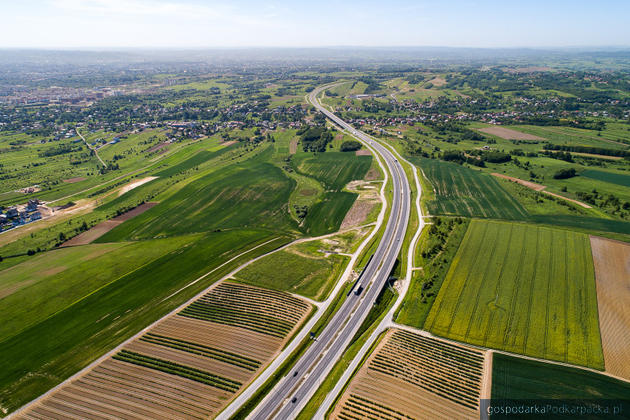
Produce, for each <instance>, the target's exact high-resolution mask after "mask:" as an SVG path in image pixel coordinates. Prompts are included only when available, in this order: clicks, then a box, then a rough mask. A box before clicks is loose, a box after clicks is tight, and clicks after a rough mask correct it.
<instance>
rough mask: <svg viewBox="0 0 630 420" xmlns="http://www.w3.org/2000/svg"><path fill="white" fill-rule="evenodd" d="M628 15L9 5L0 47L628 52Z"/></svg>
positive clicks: (59, 0)
mask: <svg viewBox="0 0 630 420" xmlns="http://www.w3.org/2000/svg"><path fill="white" fill-rule="evenodd" d="M629 15H630V3H629V2H626V1H622V0H604V1H601V2H598V3H593V2H587V1H582V0H580V1H567V0H560V1H554V2H548V1H547V2H545V1H542V0H531V1H527V2H525V1H518V2H509V4H505V2H498V1H490V0H479V1H476V2H468V1H464V0H454V1H451V2H449V3H448V4H436V3H435V2H428V1H411V0H394V1H391V2H388V4H387V5H385V4H383V3H381V2H377V1H372V0H370V1H363V2H359V1H356V0H353V1H348V2H343V3H341V2H332V1H329V0H325V1H322V2H319V3H317V4H316V5H312V4H310V3H308V4H304V3H293V2H288V1H284V0H282V1H267V2H255V1H252V0H237V1H233V2H222V1H203V0H183V1H175V0H155V1H147V0H34V1H30V2H28V3H17V2H14V3H10V4H5V5H3V16H4V17H5V19H4V22H3V25H2V27H0V36H1V38H0V39H2V41H0V48H5V49H7V48H9V49H72V50H76V49H82V50H90V49H122V48H139V49H220V48H228V49H229V48H330V47H337V48H339V47H350V48H362V47H372V48H379V47H389V48H401V47H434V48H481V49H495V48H501V49H503V48H533V49H549V48H551V49H562V48H606V47H608V48H610V47H613V48H614V47H622V48H623V47H628V46H629V45H630V26H629V25H627V16H629Z"/></svg>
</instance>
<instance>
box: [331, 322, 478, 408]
mask: <svg viewBox="0 0 630 420" xmlns="http://www.w3.org/2000/svg"><path fill="white" fill-rule="evenodd" d="M483 366H484V356H483V353H482V352H481V351H479V350H474V349H471V348H468V347H464V346H459V345H454V344H451V343H447V342H444V341H441V340H437V339H434V338H429V337H425V336H422V335H420V334H415V333H411V332H408V331H405V330H400V329H390V330H389V331H388V332H387V333H386V335H385V337H384V338H383V340H382V341H381V342H380V343H379V345H378V346H377V347H376V349H375V350H374V352H373V353H372V354H371V355H370V357H369V358H368V359H367V360H366V361H365V363H364V364H363V366H362V367H361V368H360V369H359V371H358V372H357V373H356V375H355V376H354V378H353V379H352V381H351V382H350V384H349V385H348V387H347V388H346V391H345V392H344V394H343V395H342V397H341V399H340V400H339V402H338V403H337V405H336V406H335V409H334V411H333V413H332V416H331V418H334V419H347V418H386V419H393V418H417V419H437V418H443V419H446V418H449V419H478V418H479V408H478V407H479V398H480V393H481V390H480V387H481V380H482V374H483Z"/></svg>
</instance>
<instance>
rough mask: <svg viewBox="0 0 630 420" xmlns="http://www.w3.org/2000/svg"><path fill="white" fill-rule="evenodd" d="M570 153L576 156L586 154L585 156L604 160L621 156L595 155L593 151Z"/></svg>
mask: <svg viewBox="0 0 630 420" xmlns="http://www.w3.org/2000/svg"><path fill="white" fill-rule="evenodd" d="M571 154H572V155H577V156H586V157H594V158H597V159H606V160H621V159H623V157H621V156H607V155H596V154H594V153H580V152H571Z"/></svg>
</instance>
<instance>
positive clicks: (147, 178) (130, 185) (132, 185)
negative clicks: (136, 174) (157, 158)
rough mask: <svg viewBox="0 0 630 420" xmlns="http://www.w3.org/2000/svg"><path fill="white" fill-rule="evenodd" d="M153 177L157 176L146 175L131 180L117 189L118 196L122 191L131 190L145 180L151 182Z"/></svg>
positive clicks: (144, 182)
mask: <svg viewBox="0 0 630 420" xmlns="http://www.w3.org/2000/svg"><path fill="white" fill-rule="evenodd" d="M154 179H157V176H147V177H146V178H142V179H138V180H137V181H133V182H131V183H129V184H127V185H125V186H124V187H122V188H121V189H120V190H119V191H118V196H121V195H123V194H124V193H126V192H128V191H131V190H133V189H134V188H138V187H139V186H140V185H143V184H146V183H147V182H151V181H153V180H154Z"/></svg>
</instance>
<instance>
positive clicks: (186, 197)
mask: <svg viewBox="0 0 630 420" xmlns="http://www.w3.org/2000/svg"><path fill="white" fill-rule="evenodd" d="M267 155H268V153H266V152H265V153H263V154H261V155H259V156H257V157H255V158H253V159H250V160H248V161H245V162H243V163H242V164H239V165H231V166H229V167H226V168H225V169H222V170H221V171H217V172H212V173H210V174H208V175H206V176H204V177H202V178H200V179H198V180H196V181H193V182H191V183H190V184H188V185H186V186H185V187H183V188H181V189H180V190H179V191H177V192H176V193H175V194H173V195H172V196H170V197H168V198H167V199H166V200H164V201H163V202H161V203H160V204H159V205H157V206H155V207H153V208H152V209H151V210H149V211H147V212H146V213H144V214H142V215H140V216H138V217H136V218H134V219H132V220H131V221H129V222H127V223H124V224H122V225H120V226H119V227H117V228H116V229H114V230H112V231H110V232H109V233H107V234H106V235H104V236H102V237H101V238H100V239H99V242H108V241H117V240H124V239H127V238H134V239H138V238H152V237H156V236H172V235H177V234H185V233H193V232H203V231H210V230H214V229H226V228H237V227H238V228H243V227H250V226H255V227H267V228H269V229H274V230H291V229H292V228H293V227H294V226H295V225H294V223H293V221H292V220H291V218H290V216H289V214H288V211H287V208H286V206H287V202H288V200H289V195H290V194H291V191H292V189H293V188H294V186H295V182H294V181H293V180H291V179H290V178H287V177H286V176H284V174H283V173H282V171H281V170H280V169H279V168H277V167H276V166H274V165H272V164H270V163H267V162H266V158H267V157H268V156H267Z"/></svg>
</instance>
